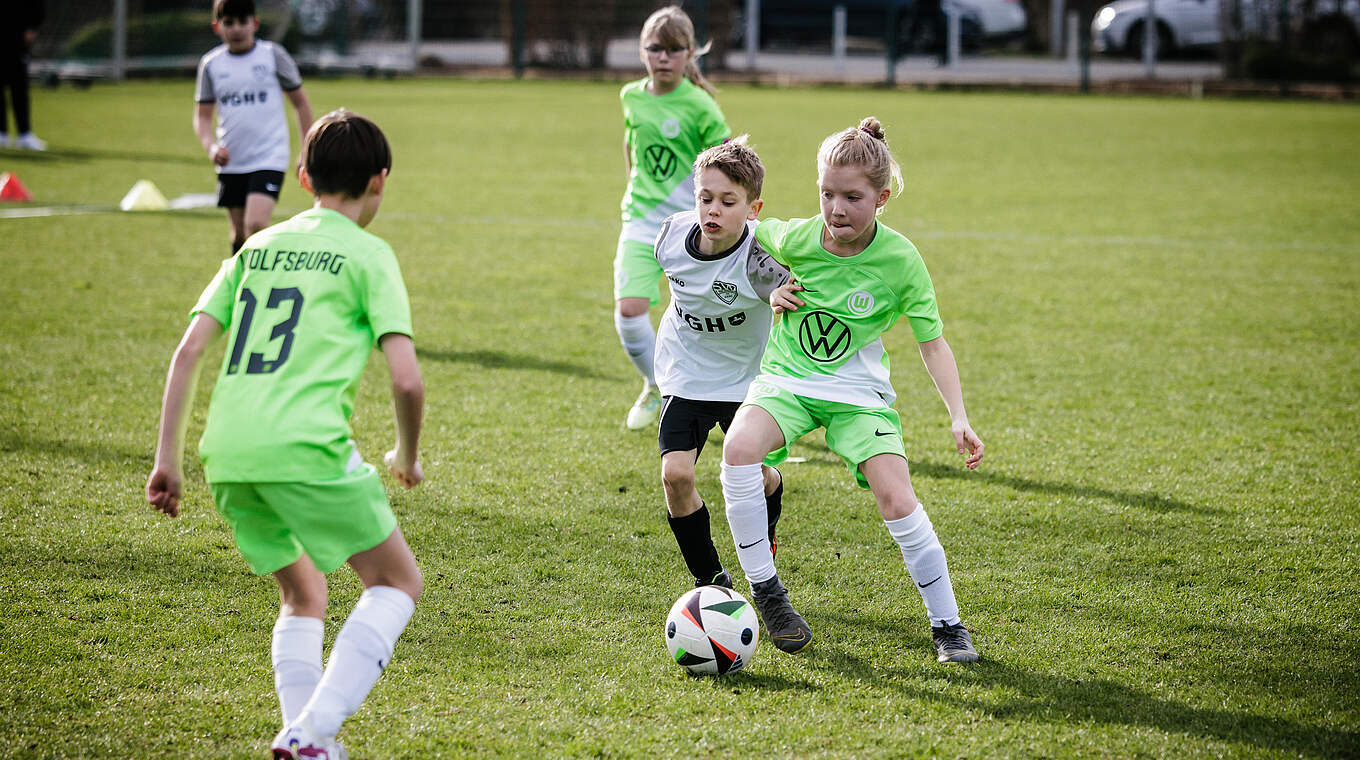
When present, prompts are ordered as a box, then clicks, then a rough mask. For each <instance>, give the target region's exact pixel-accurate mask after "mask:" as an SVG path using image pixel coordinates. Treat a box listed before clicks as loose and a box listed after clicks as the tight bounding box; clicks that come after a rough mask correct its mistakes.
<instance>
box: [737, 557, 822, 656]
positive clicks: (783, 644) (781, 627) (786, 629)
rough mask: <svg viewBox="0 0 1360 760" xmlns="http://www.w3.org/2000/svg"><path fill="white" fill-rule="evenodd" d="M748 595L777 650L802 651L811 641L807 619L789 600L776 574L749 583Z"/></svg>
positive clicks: (791, 652) (790, 652)
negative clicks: (749, 591)
mask: <svg viewBox="0 0 1360 760" xmlns="http://www.w3.org/2000/svg"><path fill="white" fill-rule="evenodd" d="M751 599H752V600H753V601H754V602H755V606H756V612H759V613H760V621H761V622H762V623H764V624H765V630H766V631H767V632H769V634H770V641H773V642H774V645H775V646H776V647H778V648H779V651H781V652H788V653H789V654H793V653H794V652H799V651H802V649H803V648H804V647H806V646H807V645H808V644H811V643H812V629H811V628H808V624H807V621H806V620H804V619H803V616H802V615H799V614H798V611H797V610H795V609H794V608H793V605H792V604H789V592H788V591H787V590H785V589H784V584H782V583H780V582H779V576H777V575H776V576H775V577H773V578H771V579H769V580H767V581H761V582H760V583H752V584H751Z"/></svg>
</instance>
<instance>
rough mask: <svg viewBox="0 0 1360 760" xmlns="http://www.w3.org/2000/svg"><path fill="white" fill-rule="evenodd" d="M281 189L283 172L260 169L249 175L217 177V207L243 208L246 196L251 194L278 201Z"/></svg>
mask: <svg viewBox="0 0 1360 760" xmlns="http://www.w3.org/2000/svg"><path fill="white" fill-rule="evenodd" d="M281 189H283V172H273V171H269V170H268V169H261V170H260V171H257V172H251V173H249V174H219V175H217V205H218V206H220V207H222V208H245V205H246V196H247V195H249V194H251V193H264V194H265V195H268V196H269V197H270V198H273V199H274V200H278V199H279V190H281Z"/></svg>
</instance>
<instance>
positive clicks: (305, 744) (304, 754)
mask: <svg viewBox="0 0 1360 760" xmlns="http://www.w3.org/2000/svg"><path fill="white" fill-rule="evenodd" d="M269 750H270V751H271V752H273V753H274V760H349V753H347V752H345V745H343V744H341V743H340V742H338V741H336V740H335V737H333V736H321V735H320V734H318V733H317V732H316V730H315V729H313V728H312V720H311V718H306V719H304V720H298V721H296V722H294V723H293V725H291V726H285V727H284V729H283V730H282V731H280V732H279V735H278V736H275V737H274V742H273V743H272V744H270V745H269Z"/></svg>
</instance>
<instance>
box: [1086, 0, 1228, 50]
mask: <svg viewBox="0 0 1360 760" xmlns="http://www.w3.org/2000/svg"><path fill="white" fill-rule="evenodd" d="M1147 6H1148V4H1147V0H1115V2H1113V3H1110V4H1109V5H1106V6H1104V7H1103V8H1101V9H1100V10H1099V11H1097V12H1096V16H1095V19H1094V20H1093V21H1092V22H1091V47H1092V49H1094V50H1095V51H1096V52H1098V53H1127V54H1129V55H1132V56H1141V55H1142V54H1143V25H1144V23H1145V22H1146V21H1147ZM1152 9H1153V11H1154V13H1155V14H1156V18H1157V27H1156V28H1157V50H1158V53H1159V54H1160V55H1164V54H1166V53H1168V52H1170V51H1172V50H1177V49H1183V48H1192V47H1203V46H1208V45H1217V44H1218V42H1219V39H1220V38H1221V35H1220V34H1219V31H1218V0H1154V4H1153V8H1152Z"/></svg>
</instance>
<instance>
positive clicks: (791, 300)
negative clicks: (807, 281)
mask: <svg viewBox="0 0 1360 760" xmlns="http://www.w3.org/2000/svg"><path fill="white" fill-rule="evenodd" d="M802 290H803V286H802V285H799V284H798V282H797V281H796V280H789V281H788V282H786V283H784V284H783V285H780V286H779V287H777V288H775V289H774V292H773V293H771V294H770V308H771V309H774V313H775V316H779V315H780V314H783V313H784V312H786V311H798V307H799V306H802V305H803V299H801V298H799V297H798V296H795V295H794V293H798V292H800V291H802Z"/></svg>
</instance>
